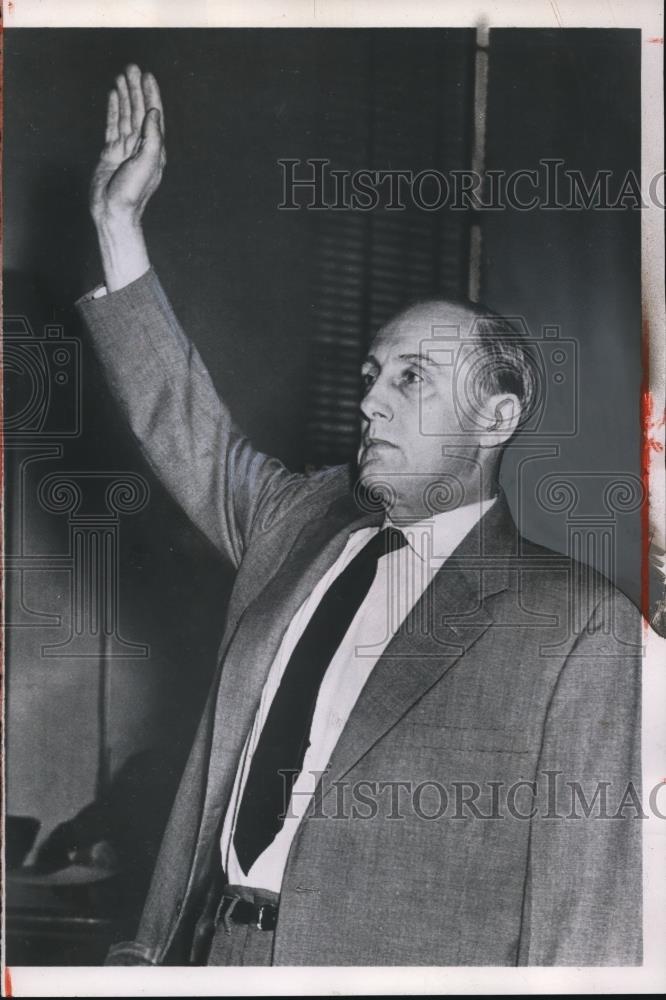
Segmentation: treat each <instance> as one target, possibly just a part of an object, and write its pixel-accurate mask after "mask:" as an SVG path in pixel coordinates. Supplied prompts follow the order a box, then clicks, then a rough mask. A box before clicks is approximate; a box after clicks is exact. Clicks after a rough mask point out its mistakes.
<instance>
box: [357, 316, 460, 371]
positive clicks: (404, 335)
mask: <svg viewBox="0 0 666 1000" xmlns="http://www.w3.org/2000/svg"><path fill="white" fill-rule="evenodd" d="M472 321H473V316H472V315H471V314H470V313H469V312H467V311H465V310H463V309H461V308H460V307H456V306H455V305H453V304H449V303H436V304H434V305H426V306H416V307H414V308H412V309H409V310H407V311H406V312H404V313H401V314H400V315H398V316H396V317H395V318H394V319H391V320H389V322H388V323H386V324H385V325H384V326H383V327H381V329H380V330H378V331H377V334H376V335H375V337H374V339H373V341H372V344H371V346H370V348H369V354H372V355H373V356H374V357H375V358H377V360H378V361H380V363H384V362H386V361H387V360H391V359H392V358H394V357H397V356H399V355H401V354H406V353H409V354H419V353H424V354H427V352H428V348H429V346H431V347H432V348H437V347H440V348H441V346H442V341H445V340H447V339H456V340H457V339H459V338H464V337H466V336H468V334H469V332H470V327H471V325H472Z"/></svg>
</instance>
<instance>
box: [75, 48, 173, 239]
mask: <svg viewBox="0 0 666 1000" xmlns="http://www.w3.org/2000/svg"><path fill="white" fill-rule="evenodd" d="M165 164H166V153H165V148H164V115H163V111H162V101H161V98H160V90H159V87H158V86H157V81H156V80H155V77H154V76H153V75H152V74H151V73H142V72H141V70H140V69H139V67H138V66H135V65H129V66H127V67H126V69H125V71H124V72H123V73H120V74H119V75H118V76H117V77H116V83H115V87H114V88H113V89H112V90H111V92H110V93H109V100H108V107H107V116H106V135H105V145H104V149H103V150H102V154H101V156H100V160H99V163H98V165H97V167H96V169H95V172H94V174H93V178H92V183H91V186H90V212H91V214H92V217H93V219H94V220H95V222H96V223H101V222H104V221H108V220H113V219H126V220H130V221H132V222H133V223H138V221H139V220H140V219H141V216H142V215H143V211H144V209H145V207H146V205H147V204H148V201H149V199H150V197H151V196H152V195H153V194H154V192H155V191H156V190H157V188H158V186H159V183H160V180H161V179H162V172H163V170H164V166H165Z"/></svg>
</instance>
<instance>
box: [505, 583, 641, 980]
mask: <svg viewBox="0 0 666 1000" xmlns="http://www.w3.org/2000/svg"><path fill="white" fill-rule="evenodd" d="M641 628H642V623H641V616H640V614H639V613H638V611H637V610H636V609H635V608H634V606H633V605H632V604H631V603H630V602H629V601H628V600H627V599H626V598H625V597H624V595H622V594H621V593H619V592H618V591H611V592H610V593H609V595H608V598H607V600H606V602H605V607H604V608H603V613H602V609H601V608H600V607H598V608H597V609H596V610H595V613H594V614H593V616H592V618H591V620H590V621H589V622H588V624H587V627H586V628H585V629H584V631H583V632H582V633H581V634H580V635H579V636H578V638H577V639H576V641H575V643H574V645H573V647H572V650H571V653H570V655H569V656H568V657H567V659H566V661H565V663H564V666H563V668H562V671H561V673H560V676H559V680H558V682H557V685H556V687H555V690H554V693H553V695H552V699H551V703H550V706H549V709H548V713H547V717H546V721H545V726H544V731H543V740H542V748H541V755H540V759H539V765H538V770H537V774H536V776H535V780H536V789H537V795H536V799H535V802H534V807H533V810H532V812H533V813H534V816H533V819H532V821H531V831H530V853H529V868H528V874H527V882H526V892H525V898H524V910H523V922H522V930H521V940H520V950H519V959H518V964H519V965H583V966H584V965H594V966H596V965H639V964H640V963H641V956H642V892H643V887H642V877H641V875H642V866H641V845H642V826H643V817H644V815H645V814H644V812H643V806H642V803H641V798H640V795H641V761H640V747H641V743H640V740H641V697H640V690H641V665H642V648H641ZM595 796H596V798H595Z"/></svg>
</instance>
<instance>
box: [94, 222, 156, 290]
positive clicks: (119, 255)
mask: <svg viewBox="0 0 666 1000" xmlns="http://www.w3.org/2000/svg"><path fill="white" fill-rule="evenodd" d="M95 226H96V229H97V239H98V242H99V250H100V255H101V258H102V267H103V269H104V280H105V283H106V287H107V289H108V291H110V292H116V291H118V290H119V289H121V288H124V287H125V285H129V284H130V283H131V282H132V281H135V280H136V279H137V278H140V277H141V276H142V275H143V274H145V273H146V271H148V269H149V268H150V260H149V258H148V250H147V248H146V241H145V239H144V235H143V229H142V226H141V222H140V221H139V220H134V219H132V218H131V217H129V216H123V217H119V218H106V217H103V218H99V219H95Z"/></svg>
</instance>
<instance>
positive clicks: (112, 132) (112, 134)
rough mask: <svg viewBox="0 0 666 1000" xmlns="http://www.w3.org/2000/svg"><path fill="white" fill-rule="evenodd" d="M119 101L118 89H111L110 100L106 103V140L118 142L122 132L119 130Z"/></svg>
mask: <svg viewBox="0 0 666 1000" xmlns="http://www.w3.org/2000/svg"><path fill="white" fill-rule="evenodd" d="M118 116H119V103H118V91H117V90H116V89H115V87H114V88H113V90H110V91H109V100H108V103H107V105H106V132H105V133H104V139H105V141H106V142H117V141H118V139H119V137H120V133H119V131H118Z"/></svg>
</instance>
